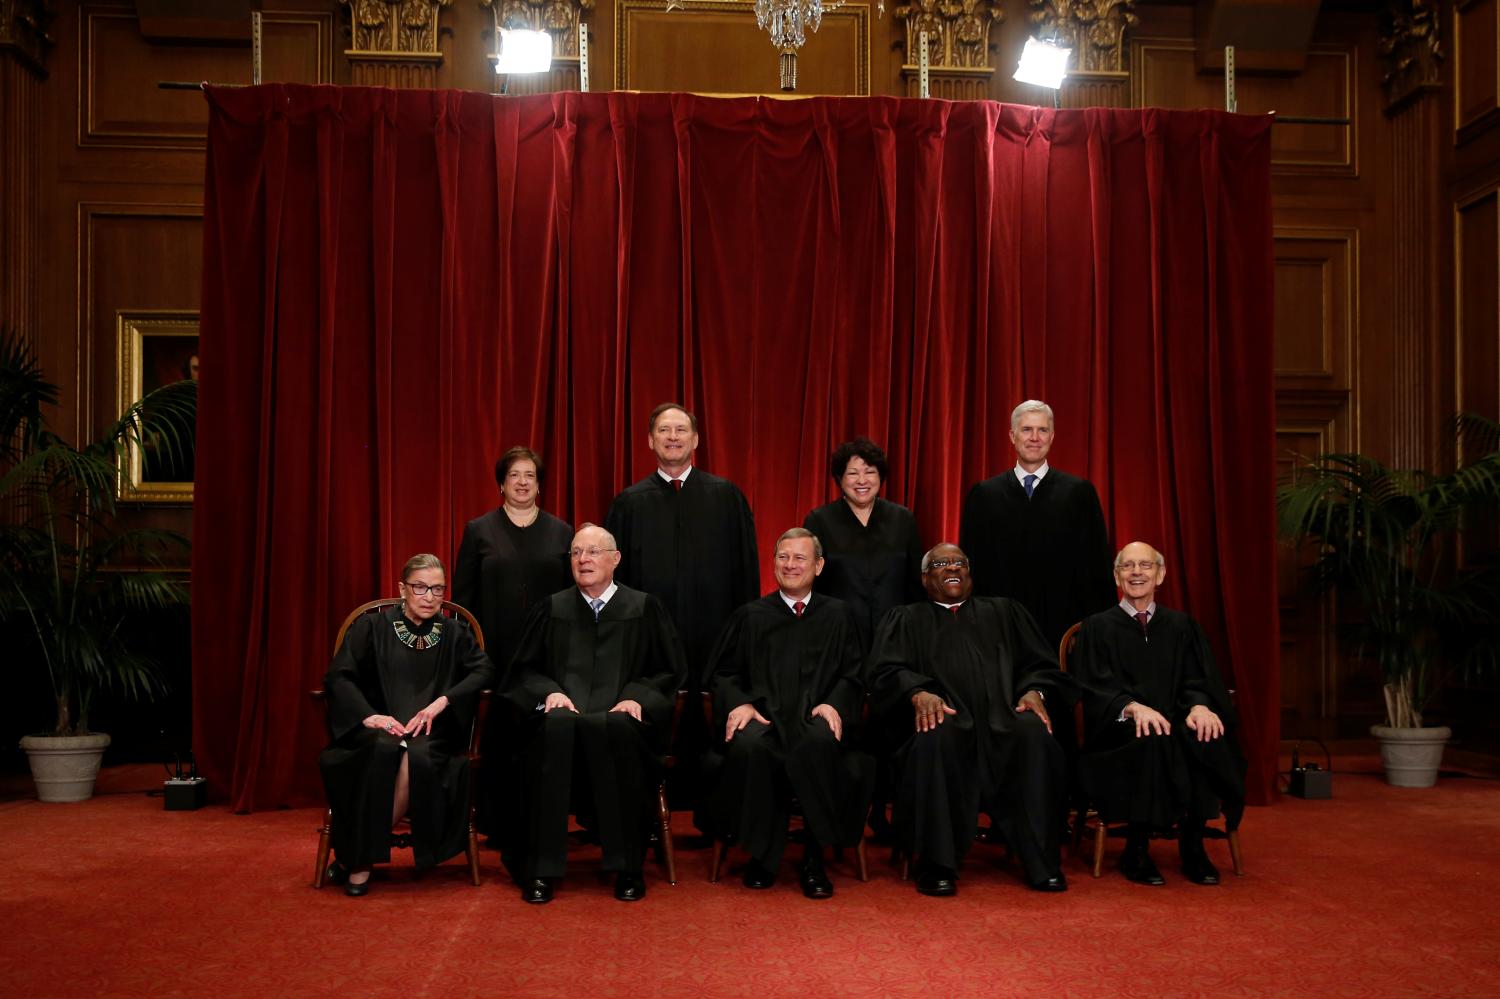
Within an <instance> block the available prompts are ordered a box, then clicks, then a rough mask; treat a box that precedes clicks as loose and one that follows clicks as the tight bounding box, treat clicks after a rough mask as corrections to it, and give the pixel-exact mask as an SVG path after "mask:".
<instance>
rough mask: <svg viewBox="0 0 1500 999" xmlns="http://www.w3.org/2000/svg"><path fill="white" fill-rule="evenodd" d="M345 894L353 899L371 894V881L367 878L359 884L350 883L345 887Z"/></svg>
mask: <svg viewBox="0 0 1500 999" xmlns="http://www.w3.org/2000/svg"><path fill="white" fill-rule="evenodd" d="M344 894H345V895H349V896H351V897H353V898H359V897H360V896H361V895H368V894H370V879H369V878H365V879H364V880H363V881H361V882H360V883H359V884H355V883H354V882H353V881H350V882H348V883H347V884H345V885H344Z"/></svg>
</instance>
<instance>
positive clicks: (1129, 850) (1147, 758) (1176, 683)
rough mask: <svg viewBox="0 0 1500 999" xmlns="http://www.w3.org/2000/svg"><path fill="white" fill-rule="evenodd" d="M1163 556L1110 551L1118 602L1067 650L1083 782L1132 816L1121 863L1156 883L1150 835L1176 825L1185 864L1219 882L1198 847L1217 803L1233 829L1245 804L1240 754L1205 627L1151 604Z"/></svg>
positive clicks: (1134, 875)
mask: <svg viewBox="0 0 1500 999" xmlns="http://www.w3.org/2000/svg"><path fill="white" fill-rule="evenodd" d="M1166 576H1167V569H1166V561H1165V559H1163V557H1162V555H1161V553H1160V552H1158V551H1157V550H1156V549H1154V548H1153V547H1151V546H1150V545H1148V544H1145V543H1143V542H1139V541H1137V542H1132V543H1131V544H1128V545H1126V546H1125V547H1124V548H1123V549H1121V551H1120V553H1119V554H1118V555H1116V556H1115V580H1116V582H1118V584H1119V587H1120V593H1121V595H1122V596H1121V600H1120V603H1118V604H1116V605H1115V606H1114V607H1111V608H1110V609H1109V610H1106V611H1101V612H1100V613H1098V614H1095V615H1093V616H1092V617H1090V618H1088V619H1087V620H1086V621H1084V623H1083V628H1082V629H1081V630H1080V631H1079V634H1078V643H1077V645H1076V646H1074V650H1073V653H1072V654H1071V656H1070V659H1069V661H1070V663H1072V664H1073V675H1074V676H1075V677H1076V679H1077V680H1078V682H1079V684H1080V685H1081V686H1082V687H1083V708H1084V732H1085V735H1086V740H1085V742H1084V747H1083V757H1082V759H1081V769H1082V772H1083V781H1084V787H1085V789H1086V790H1087V791H1088V794H1089V799H1090V801H1092V802H1093V803H1094V806H1095V808H1096V809H1097V810H1098V811H1099V814H1100V815H1101V816H1103V817H1104V818H1105V819H1106V820H1109V821H1116V822H1119V821H1123V822H1126V823H1129V826H1128V829H1127V831H1126V845H1125V853H1124V855H1123V856H1122V857H1121V858H1120V870H1121V871H1122V872H1123V873H1124V874H1125V876H1126V877H1127V878H1129V879H1130V880H1131V881H1135V882H1137V883H1139V884H1148V885H1160V884H1162V883H1164V879H1163V878H1162V876H1161V872H1160V871H1159V870H1157V867H1156V865H1155V863H1154V862H1153V861H1152V860H1151V855H1150V851H1149V846H1150V841H1151V833H1152V832H1153V831H1164V830H1167V829H1170V828H1171V827H1172V826H1173V825H1177V826H1178V837H1177V846H1178V853H1179V855H1180V857H1181V860H1182V871H1183V874H1185V875H1186V876H1187V878H1188V880H1190V881H1193V882H1196V883H1197V884H1218V883H1219V872H1218V871H1217V870H1216V869H1215V868H1214V865H1213V864H1212V863H1211V862H1210V861H1209V859H1208V854H1207V852H1205V850H1204V849H1203V833H1204V823H1205V822H1207V820H1209V819H1212V818H1214V817H1215V816H1217V815H1218V814H1219V811H1220V807H1221V804H1222V808H1223V811H1224V817H1225V823H1226V825H1227V826H1228V828H1230V829H1236V828H1238V827H1239V824H1240V819H1241V817H1242V816H1243V815H1244V810H1245V760H1244V758H1243V757H1242V756H1241V755H1240V750H1239V745H1238V741H1237V740H1236V738H1235V728H1236V724H1237V722H1236V718H1235V713H1234V707H1233V705H1232V704H1231V703H1230V701H1229V693H1228V691H1227V690H1226V689H1225V687H1224V682H1223V680H1222V679H1221V678H1220V676H1219V671H1218V668H1217V666H1215V664H1214V657H1213V652H1212V651H1211V650H1210V649H1209V646H1208V640H1207V638H1205V637H1204V634H1203V629H1202V628H1200V627H1199V626H1198V624H1197V622H1195V621H1194V620H1193V619H1192V618H1190V617H1188V616H1187V615H1186V614H1183V613H1181V612H1180V611H1174V610H1172V609H1171V608H1169V607H1162V606H1160V605H1158V604H1157V603H1156V589H1157V587H1159V586H1160V585H1161V584H1162V582H1163V581H1164V580H1165V579H1166Z"/></svg>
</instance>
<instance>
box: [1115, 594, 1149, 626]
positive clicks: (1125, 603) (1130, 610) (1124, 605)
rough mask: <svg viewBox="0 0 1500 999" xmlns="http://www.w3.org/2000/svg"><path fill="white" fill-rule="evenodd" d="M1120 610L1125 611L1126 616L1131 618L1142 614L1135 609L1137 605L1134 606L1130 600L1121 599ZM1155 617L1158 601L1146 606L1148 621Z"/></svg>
mask: <svg viewBox="0 0 1500 999" xmlns="http://www.w3.org/2000/svg"><path fill="white" fill-rule="evenodd" d="M1120 610H1122V611H1124V612H1125V613H1126V614H1129V615H1130V616H1131V617H1135V616H1136V615H1137V614H1139V613H1140V611H1138V610H1136V609H1135V605H1134V604H1132V603H1131V602H1130V601H1129V600H1125V599H1124V598H1121V600H1120ZM1155 616H1156V601H1155V600H1153V601H1151V602H1150V603H1149V604H1147V605H1146V620H1147V621H1149V620H1151V619H1152V618H1153V617H1155Z"/></svg>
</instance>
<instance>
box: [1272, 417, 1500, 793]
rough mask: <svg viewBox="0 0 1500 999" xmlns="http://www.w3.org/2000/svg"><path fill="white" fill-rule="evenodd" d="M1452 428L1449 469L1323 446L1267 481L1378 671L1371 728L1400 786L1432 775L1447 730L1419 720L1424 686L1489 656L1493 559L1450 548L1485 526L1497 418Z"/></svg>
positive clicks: (1289, 529) (1499, 568) (1492, 493)
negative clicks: (1351, 617)
mask: <svg viewBox="0 0 1500 999" xmlns="http://www.w3.org/2000/svg"><path fill="white" fill-rule="evenodd" d="M1455 427H1456V433H1457V438H1458V444H1459V449H1458V453H1459V455H1460V461H1459V467H1458V468H1457V469H1456V470H1455V471H1453V472H1450V473H1448V474H1444V475H1440V474H1436V473H1433V472H1428V471H1424V470H1422V469H1393V468H1387V467H1386V466H1385V465H1383V464H1381V463H1380V462H1378V461H1376V460H1375V459H1373V458H1370V457H1368V456H1366V455H1362V454H1355V453H1348V454H1324V455H1319V456H1318V457H1317V458H1315V459H1313V460H1312V462H1311V463H1310V464H1308V465H1306V466H1304V467H1302V468H1299V469H1298V470H1297V472H1296V474H1295V475H1294V477H1293V481H1292V482H1291V484H1289V485H1285V486H1282V487H1281V488H1280V489H1279V490H1278V491H1277V510H1278V517H1279V526H1280V530H1281V534H1282V536H1283V537H1285V538H1289V539H1292V540H1294V541H1296V542H1299V543H1300V542H1308V541H1311V542H1313V543H1315V544H1316V545H1317V549H1318V552H1317V561H1316V563H1315V565H1314V575H1315V579H1316V585H1317V586H1318V588H1319V589H1320V590H1323V591H1327V590H1332V591H1334V592H1335V594H1336V595H1337V597H1338V598H1339V599H1340V600H1341V602H1344V603H1345V604H1346V605H1352V606H1346V607H1345V608H1343V609H1344V610H1349V611H1353V612H1354V614H1355V615H1356V616H1357V619H1356V620H1355V621H1354V622H1353V623H1351V624H1350V625H1348V627H1347V629H1346V632H1345V634H1346V638H1347V639H1349V640H1351V645H1350V648H1351V651H1352V654H1353V655H1354V656H1355V657H1356V658H1357V659H1361V660H1366V661H1371V662H1373V663H1375V664H1376V665H1377V666H1378V667H1379V669H1380V671H1381V675H1382V677H1383V680H1384V692H1385V708H1386V719H1385V724H1384V725H1376V726H1374V727H1373V728H1372V729H1371V732H1372V734H1374V735H1375V736H1376V738H1377V739H1379V740H1380V743H1381V758H1382V761H1383V762H1384V764H1385V770H1386V780H1387V781H1388V782H1389V783H1391V784H1394V785H1398V786H1403V787H1430V786H1432V784H1433V783H1434V782H1435V781H1436V780H1437V771H1438V766H1439V764H1440V763H1441V761H1442V754H1443V747H1444V745H1445V744H1446V742H1447V740H1448V738H1449V737H1450V736H1451V734H1452V732H1451V731H1450V730H1449V729H1448V728H1447V727H1446V726H1424V725H1423V724H1422V713H1423V710H1424V709H1425V708H1426V707H1427V705H1428V704H1429V702H1430V700H1431V699H1432V697H1433V696H1434V695H1435V694H1436V693H1437V692H1438V691H1439V690H1441V689H1442V687H1443V685H1444V684H1445V683H1447V682H1448V681H1449V680H1451V679H1454V678H1457V677H1468V676H1472V675H1474V674H1475V673H1477V672H1478V671H1480V670H1483V669H1486V668H1490V667H1493V666H1494V665H1495V663H1496V662H1497V659H1500V565H1496V564H1495V562H1494V561H1493V560H1490V561H1487V562H1478V563H1476V562H1475V561H1470V560H1462V561H1464V562H1465V563H1466V564H1459V563H1460V561H1461V560H1460V559H1458V558H1457V557H1456V556H1457V553H1458V548H1459V544H1460V541H1461V535H1462V532H1463V531H1464V530H1465V528H1475V527H1478V528H1481V529H1482V528H1483V527H1485V526H1487V527H1488V528H1489V529H1490V530H1491V531H1493V529H1494V526H1495V525H1494V521H1493V519H1491V518H1492V516H1493V514H1494V512H1495V511H1496V510H1500V450H1497V444H1500V424H1497V423H1495V422H1494V421H1492V420H1488V419H1485V418H1483V417H1480V416H1476V415H1473V414H1467V413H1466V414H1461V415H1460V416H1459V417H1457V419H1456V421H1455Z"/></svg>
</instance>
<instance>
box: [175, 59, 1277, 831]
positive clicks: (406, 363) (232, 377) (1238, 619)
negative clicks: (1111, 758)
mask: <svg viewBox="0 0 1500 999" xmlns="http://www.w3.org/2000/svg"><path fill="white" fill-rule="evenodd" d="M209 101H210V103H211V105H212V117H211V121H210V127H209V146H208V168H207V190H206V199H205V206H204V213H205V223H206V224H205V227H204V243H205V250H204V252H205V262H206V266H205V268H204V287H203V317H202V341H201V348H202V349H201V357H202V361H203V365H202V372H203V373H202V382H201V384H202V394H201V403H200V406H201V412H200V417H199V419H200V424H199V448H198V454H199V469H198V471H199V475H198V484H197V500H196V502H197V514H198V516H197V527H196V531H195V539H194V540H195V557H194V576H193V579H194V591H195V592H194V600H193V652H194V655H193V662H194V671H193V684H194V688H193V705H194V732H195V747H196V750H197V754H198V759H199V761H200V764H201V766H202V769H203V770H204V772H205V773H206V774H207V775H208V776H209V777H210V779H211V780H212V781H213V782H214V785H215V786H216V787H217V788H220V789H225V790H227V792H228V794H229V797H230V799H231V802H232V804H233V806H234V807H235V808H237V809H242V810H248V809H251V808H255V807H266V806H272V805H277V804H280V803H282V802H284V801H287V800H290V799H292V798H294V797H299V796H300V795H301V794H303V793H305V792H309V791H314V790H315V789H316V787H317V783H316V782H317V778H316V769H315V766H314V759H315V756H316V752H317V749H318V748H319V746H320V744H321V742H322V739H323V736H322V731H321V723H320V716H319V711H318V709H317V708H316V707H315V706H314V705H313V704H311V703H310V702H309V700H308V698H307V694H306V692H307V690H308V689H309V688H311V687H313V686H316V685H317V682H318V680H319V678H320V677H321V675H322V672H323V670H324V669H325V667H326V664H327V661H328V659H329V657H330V654H331V648H330V643H331V642H332V639H333V634H334V629H335V628H336V627H337V625H338V622H339V621H340V620H341V619H342V617H343V615H344V614H345V613H346V612H347V611H348V610H349V609H350V608H351V607H353V606H354V605H355V604H357V603H358V602H360V601H363V600H366V599H369V598H371V597H374V596H379V595H388V594H390V593H393V592H394V589H395V581H396V579H397V573H398V568H399V566H400V565H401V563H402V562H403V561H404V560H405V559H406V557H407V556H409V555H411V554H412V553H415V552H419V551H432V552H436V553H437V554H438V555H439V556H441V557H443V558H445V559H447V558H451V556H452V555H453V553H454V551H455V549H456V547H457V541H458V537H459V535H460V533H461V531H462V529H463V525H464V523H465V522H466V521H467V520H468V519H470V518H472V517H475V516H477V515H479V514H480V513H482V512H484V511H485V510H487V509H490V508H492V507H493V506H494V505H495V504H496V502H497V492H496V489H495V485H494V481H493V478H492V467H493V463H494V460H495V457H496V456H497V455H498V454H499V453H500V452H501V451H502V450H503V449H504V448H505V447H507V446H509V445H511V444H516V443H525V444H529V445H531V446H533V447H536V448H538V449H539V450H541V451H542V452H543V454H544V455H545V457H546V460H547V478H546V482H545V484H544V490H543V502H544V505H545V506H546V507H547V508H548V509H550V510H552V511H553V512H555V513H557V514H558V515H559V516H561V517H563V518H564V519H565V520H569V521H571V522H579V521H583V520H594V521H602V520H603V517H604V513H605V510H606V509H607V507H608V504H609V501H610V498H611V497H612V496H613V495H614V494H615V493H616V492H617V491H618V490H619V489H621V488H622V487H623V486H625V485H626V484H627V483H629V482H631V481H634V480H635V479H636V478H638V477H640V476H642V475H645V474H646V473H647V472H649V471H650V469H651V468H652V465H653V463H652V460H651V456H650V454H649V452H648V451H647V449H646V427H645V420H646V416H647V413H648V411H649V410H650V409H651V407H652V406H653V405H655V404H656V403H658V402H660V401H662V400H665V399H679V400H681V401H682V402H684V403H686V404H687V405H688V406H690V407H691V408H692V409H694V410H695V411H696V412H697V414H698V417H699V420H700V425H701V430H702V443H701V446H700V448H699V452H698V460H699V462H700V463H701V464H702V465H703V466H704V467H705V468H707V469H709V470H711V471H714V472H716V473H718V474H721V475H725V476H728V477H729V478H730V479H733V480H734V481H735V482H737V483H739V485H740V486H741V488H743V489H744V491H745V493H746V495H747V496H748V497H749V499H750V503H751V506H752V507H753V509H754V512H755V519H756V526H757V530H758V532H759V536H760V541H761V546H762V550H765V549H766V548H767V547H768V545H769V543H770V542H771V541H772V539H774V538H775V537H776V535H778V534H779V533H780V532H781V531H782V530H784V529H785V528H787V527H791V526H794V525H797V524H800V523H801V522H802V518H803V516H804V515H805V514H806V513H807V511H808V510H809V509H810V508H811V507H813V506H814V505H816V504H819V503H822V502H825V501H827V500H828V499H829V498H830V497H831V496H832V495H833V492H832V485H831V483H830V481H829V479H828V477H827V474H826V471H825V469H826V461H827V455H828V452H829V451H830V449H831V447H832V445H833V444H835V443H836V442H838V441H840V440H843V439H845V438H847V437H849V436H852V435H854V434H858V433H865V434H869V435H870V436H871V437H873V438H875V439H876V440H877V441H880V442H882V443H883V444H884V445H885V447H886V449H887V451H888V452H889V454H890V458H891V469H892V471H891V476H890V481H889V482H888V484H887V494H888V495H889V497H890V498H891V499H893V500H896V501H897V502H900V503H905V504H907V505H909V506H911V508H912V509H913V510H914V511H915V512H916V515H917V520H918V522H919V524H920V525H921V528H922V531H923V535H924V540H925V541H926V542H927V543H928V544H932V543H936V542H937V541H939V540H943V539H953V538H954V537H955V536H956V534H957V529H958V514H959V509H960V505H961V502H962V499H963V495H964V492H965V490H967V488H968V487H969V486H970V485H971V484H972V483H974V482H976V481H977V480H979V479H981V478H984V477H986V476H989V475H993V474H995V473H996V472H998V471H1000V470H1003V469H1005V468H1008V467H1010V465H1011V464H1012V462H1013V456H1012V453H1011V451H1010V447H1009V441H1008V439H1007V436H1006V432H1007V430H1008V417H1009V413H1010V410H1011V408H1012V407H1013V406H1014V405H1015V404H1016V403H1017V402H1019V401H1021V400H1022V399H1026V398H1033V397H1035V398H1041V399H1045V400H1047V401H1048V402H1049V403H1051V405H1052V406H1053V407H1054V409H1055V410H1056V412H1057V438H1056V445H1055V447H1054V448H1053V451H1052V458H1051V460H1052V462H1053V464H1054V465H1056V466H1057V467H1059V468H1063V469H1066V470H1068V471H1073V472H1076V473H1079V474H1083V475H1086V476H1088V477H1089V478H1090V479H1092V480H1093V481H1094V483H1095V485H1097V486H1098V488H1099V491H1100V494H1101V496H1102V498H1103V502H1104V508H1105V515H1106V517H1107V519H1108V521H1109V525H1110V529H1111V532H1112V535H1113V537H1114V540H1115V542H1116V545H1117V546H1118V545H1120V544H1123V543H1125V542H1127V541H1129V540H1132V539H1144V540H1148V541H1151V542H1153V543H1155V544H1156V545H1157V546H1158V547H1159V548H1161V549H1162V551H1163V552H1165V554H1166V557H1167V560H1168V567H1169V571H1168V579H1167V584H1166V588H1165V591H1164V594H1163V596H1164V598H1165V600H1166V601H1168V602H1170V603H1171V604H1173V605H1175V606H1179V607H1182V608H1183V609H1185V610H1186V611H1188V612H1189V613H1191V614H1192V615H1194V616H1195V617H1197V618H1198V619H1199V620H1200V621H1201V622H1202V623H1203V624H1204V626H1205V628H1206V629H1207V630H1208V633H1209V635H1210V637H1211V639H1212V641H1213V644H1214V647H1215V649H1216V650H1217V652H1218V653H1219V655H1220V657H1221V660H1222V664H1223V666H1224V668H1225V670H1226V672H1227V673H1228V674H1229V675H1230V677H1232V682H1233V683H1234V685H1236V686H1237V687H1238V690H1239V704H1240V709H1241V714H1242V719H1243V734H1242V738H1243V741H1244V743H1245V749H1246V752H1247V755H1248V756H1249V757H1250V759H1251V773H1250V785H1251V794H1252V797H1253V798H1254V799H1255V800H1260V801H1265V800H1268V799H1269V798H1271V797H1272V796H1273V794H1274V769H1275V766H1274V764H1275V740H1276V738H1277V716H1276V715H1277V690H1278V668H1277V654H1278V643H1277V618H1276V598H1275V590H1274V586H1275V583H1274V580H1275V571H1274V527H1273V501H1272V484H1273V476H1274V471H1273V436H1272V435H1273V412H1272V369H1271V336H1270V328H1271V318H1272V303H1271V210H1270V186H1269V172H1270V171H1269V145H1270V144H1269V134H1268V133H1269V119H1268V118H1264V117H1261V118H1249V117H1236V116H1232V115H1227V114H1223V113H1219V112H1211V111H1201V112H1173V111H1160V110H1141V111H1135V110H1081V111H1049V110H1040V109H1036V108H1029V107H1018V106H1011V105H1002V104H993V103H985V102H972V103H948V102H944V101H916V100H899V99H886V98H819V99H813V100H802V101H777V100H762V99H756V98H745V99H736V100H718V99H709V98H701V97H694V96H690V95H685V94H618V93H617V94H547V95H541V96H537V97H525V98H497V97H491V96H489V95H485V94H474V93H460V92H440V91H388V90H375V89H349V88H331V87H306V86H292V85H268V86H263V87H255V88H249V89H240V90H219V89H212V90H210V91H209ZM1017 570H1018V571H1024V567H1017ZM767 583H768V584H769V576H768V577H767ZM457 596H458V598H459V599H460V600H462V598H463V595H462V594H458V595H457Z"/></svg>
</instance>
